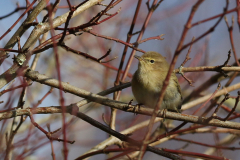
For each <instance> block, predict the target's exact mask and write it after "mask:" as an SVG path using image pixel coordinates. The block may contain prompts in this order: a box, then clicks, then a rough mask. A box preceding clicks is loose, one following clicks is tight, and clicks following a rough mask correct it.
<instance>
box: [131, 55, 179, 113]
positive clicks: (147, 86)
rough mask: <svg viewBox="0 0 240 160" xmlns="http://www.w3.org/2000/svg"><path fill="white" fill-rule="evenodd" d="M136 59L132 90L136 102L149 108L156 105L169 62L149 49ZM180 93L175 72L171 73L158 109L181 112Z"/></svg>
mask: <svg viewBox="0 0 240 160" xmlns="http://www.w3.org/2000/svg"><path fill="white" fill-rule="evenodd" d="M134 57H135V58H136V59H138V61H139V63H138V69H137V70H136V72H135V73H134V75H133V78H132V81H131V84H132V92H133V95H134V97H135V99H136V100H137V102H138V104H141V105H144V106H146V107H149V108H155V106H156V105H157V102H158V99H159V96H160V92H161V90H162V87H163V82H164V80H165V78H166V76H167V73H168V70H169V63H168V62H167V61H166V59H165V57H163V56H162V55H161V54H160V53H158V52H154V51H149V52H145V53H144V54H143V55H142V56H141V57H140V56H136V55H135V56H134ZM181 105H182V93H181V88H180V85H179V83H178V79H177V76H176V75H175V73H172V74H171V77H170V80H169V85H168V86H167V89H166V91H165V94H164V97H163V101H162V103H161V106H160V110H163V109H167V110H168V111H172V112H177V113H181Z"/></svg>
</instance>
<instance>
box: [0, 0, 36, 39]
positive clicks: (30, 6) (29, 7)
mask: <svg viewBox="0 0 240 160" xmlns="http://www.w3.org/2000/svg"><path fill="white" fill-rule="evenodd" d="M36 2H37V0H34V1H33V2H32V3H31V4H30V5H29V6H28V8H27V9H26V11H25V12H23V14H22V15H21V16H20V17H19V18H18V20H17V21H16V22H15V23H14V24H13V25H12V26H11V27H10V28H9V29H8V30H7V31H6V32H5V33H4V34H3V35H2V36H1V37H0V40H2V38H3V37H5V36H6V35H7V34H8V33H9V32H11V30H12V29H13V27H15V25H16V24H17V23H18V22H19V21H20V20H21V19H22V18H23V16H24V15H25V14H26V13H27V12H28V11H29V10H30V9H31V8H32V6H33V5H34V4H35V3H36Z"/></svg>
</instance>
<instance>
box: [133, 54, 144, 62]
mask: <svg viewBox="0 0 240 160" xmlns="http://www.w3.org/2000/svg"><path fill="white" fill-rule="evenodd" d="M134 57H135V58H137V59H138V60H139V61H142V60H143V59H142V57H140V56H137V55H135V56H134Z"/></svg>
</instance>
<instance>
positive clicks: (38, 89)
mask: <svg viewBox="0 0 240 160" xmlns="http://www.w3.org/2000/svg"><path fill="white" fill-rule="evenodd" d="M29 2H30V3H31V2H32V1H29ZM54 2H55V1H53V0H50V3H54ZM70 2H71V4H72V5H78V4H80V3H81V2H82V1H79V0H78V1H77V0H72V1H70ZM146 2H147V0H144V1H142V5H141V7H140V12H139V15H138V17H137V20H136V23H135V28H134V31H133V32H134V33H135V32H137V31H140V30H141V28H142V25H143V23H144V21H145V19H146V16H147V14H148V9H147V5H146ZM149 2H150V4H152V1H151V0H150V1H149ZM196 2H197V0H181V1H179V0H165V1H163V2H162V3H161V4H160V5H159V7H158V8H157V9H156V10H155V11H154V13H153V15H152V17H151V18H150V21H149V23H148V26H147V28H146V30H145V32H144V35H143V38H142V39H145V38H149V37H153V36H157V35H161V34H165V35H164V36H163V38H164V40H149V41H146V42H144V43H141V44H140V45H139V46H138V48H140V49H142V50H144V51H157V52H159V53H161V54H162V55H163V56H165V57H166V59H167V61H168V62H169V63H170V62H171V60H172V58H173V55H174V52H175V50H176V48H177V45H178V43H179V40H180V37H181V34H182V31H183V29H184V25H185V24H186V22H187V19H188V17H189V14H190V12H191V9H192V7H193V5H194V4H195V3H196ZM102 3H103V4H109V3H110V0H105V1H103V2H102ZM137 3H138V1H137V0H131V1H126V0H125V1H124V0H123V1H121V2H120V3H119V4H117V5H116V6H115V7H114V8H112V9H111V10H110V11H108V13H111V14H113V13H115V12H117V11H118V10H119V9H120V8H121V10H120V12H119V13H118V14H117V15H116V16H114V17H112V18H111V19H109V20H107V21H105V22H103V23H101V24H99V25H96V26H93V27H92V28H93V29H92V31H94V32H97V33H99V34H101V35H105V36H108V37H113V38H117V39H120V40H122V41H126V39H127V34H128V31H129V29H130V26H131V23H132V18H133V16H134V13H135V9H136V6H137ZM236 3H237V0H229V7H228V10H231V9H234V8H236V7H237V5H236ZM0 6H1V7H0V8H1V10H0V17H3V16H5V15H7V14H9V13H11V12H12V11H14V10H15V9H16V8H18V6H19V7H26V1H25V0H9V1H0ZM34 6H35V5H34ZM225 6H226V1H225V0H206V1H204V2H203V3H202V4H201V5H200V6H199V8H198V10H197V12H196V13H195V15H194V17H193V20H192V24H194V23H196V22H199V21H201V20H205V19H208V18H210V17H213V16H216V15H218V14H222V13H223V9H224V7H225ZM104 8H105V7H104V6H94V7H91V8H89V9H87V10H86V11H84V12H83V13H82V14H79V15H78V16H76V17H74V18H72V19H71V20H70V24H69V27H76V26H79V25H81V24H83V23H87V22H88V21H89V20H90V19H91V18H92V17H94V16H95V15H96V14H97V13H98V12H100V11H101V10H103V9H104ZM24 11H25V9H22V10H19V11H17V12H15V13H14V14H12V15H11V16H8V17H6V18H1V19H0V28H1V29H0V35H3V34H4V33H5V32H6V31H7V30H8V28H10V27H11V26H12V25H13V23H15V21H16V20H17V19H18V18H19V16H20V15H21V14H22V13H23V12H24ZM68 11H69V8H68V5H67V2H66V1H61V2H60V4H59V9H58V10H57V12H56V15H55V17H57V16H61V15H62V14H64V13H66V12H68ZM46 13H47V11H46V10H43V11H42V12H41V13H40V14H39V16H38V17H37V19H38V21H39V22H41V21H42V19H43V17H44V16H45V15H46ZM26 16H27V14H26V15H25V16H24V17H23V18H22V19H21V20H20V22H19V23H17V25H16V26H15V27H14V28H13V29H12V31H11V32H10V33H9V34H7V35H6V36H5V37H4V38H3V39H2V40H1V41H0V46H1V47H0V48H4V46H5V44H6V43H7V41H8V40H9V39H10V38H11V36H12V35H13V34H14V32H15V31H16V30H17V29H18V27H19V26H20V25H21V23H22V22H23V21H24V20H25V18H26ZM226 17H227V19H228V23H229V25H230V26H231V25H232V17H233V18H234V20H235V23H234V24H233V38H234V39H233V40H234V44H235V49H236V53H237V56H238V57H239V56H240V54H239V50H240V48H239V47H240V45H239V42H240V36H239V29H240V28H239V24H238V22H237V18H238V16H237V12H236V11H234V12H231V13H228V14H226ZM105 18H106V16H105ZM102 19H104V18H102ZM218 19H219V17H218V18H215V19H212V20H210V21H207V22H204V23H201V24H197V25H195V26H193V27H192V28H191V29H190V30H189V32H188V33H187V37H186V39H185V41H184V44H187V43H189V42H191V39H192V38H193V36H194V37H199V36H200V35H202V34H203V33H205V32H206V31H208V30H209V29H210V28H211V27H212V26H213V25H214V24H215V23H216V22H217V21H218ZM60 27H64V24H63V25H61V26H60ZM33 28H34V27H30V28H29V29H28V30H27V31H26V32H25V33H24V35H23V36H22V37H21V39H20V43H21V46H23V45H24V43H25V42H26V40H27V38H28V37H29V35H30V34H31V31H32V30H33ZM61 32H62V31H58V30H55V34H59V33H61ZM50 37H51V36H50V34H49V35H48V38H50ZM137 37H138V35H134V36H133V37H132V39H131V43H134V42H136V39H137ZM48 38H47V39H48ZM65 40H66V41H65V44H66V45H67V46H69V47H71V48H73V49H75V50H78V51H81V52H84V53H88V54H89V55H91V56H93V57H96V58H100V57H101V56H103V55H105V54H106V52H107V51H108V50H109V49H111V50H112V51H111V53H110V55H109V56H107V57H106V58H105V59H104V60H105V61H107V60H110V59H112V58H114V57H117V58H116V59H114V60H112V61H110V62H108V64H110V65H111V66H114V67H115V68H118V67H119V64H120V60H121V57H122V54H123V49H124V47H125V46H124V45H123V44H121V43H117V42H115V41H112V40H107V39H104V38H100V37H96V36H93V35H91V34H89V33H86V32H84V33H83V34H82V35H81V36H74V35H71V36H68V38H65ZM38 45H39V43H38V42H37V43H36V44H35V47H37V46H38ZM188 48H189V47H188ZM188 48H186V49H185V50H183V51H182V52H181V54H180V56H179V58H178V60H177V63H176V65H175V68H178V67H180V65H181V63H182V62H183V61H184V59H185V56H186V54H187V51H188ZM13 49H16V50H17V45H15V47H14V48H13ZM230 49H232V47H231V42H230V38H229V31H228V27H227V25H226V22H225V21H224V19H222V20H221V22H220V23H219V25H217V27H216V28H215V29H214V31H213V32H211V33H209V34H208V35H206V36H205V37H203V38H202V39H201V40H199V41H198V42H196V43H194V44H193V46H192V51H191V53H190V55H189V57H190V58H191V60H190V61H188V62H187V63H186V64H185V66H184V67H197V66H217V65H222V64H223V63H224V62H225V61H226V60H227V56H228V51H229V50H230ZM131 52H132V49H131V48H129V49H128V52H127V55H126V60H125V63H124V66H123V69H125V67H126V62H127V60H128V58H129V56H130V53H131ZM58 54H59V58H60V61H59V62H60V71H61V78H62V81H63V82H68V83H69V84H71V85H74V86H76V87H78V88H81V89H84V90H87V91H90V92H93V93H97V92H100V91H103V90H105V89H107V88H111V87H113V86H114V82H115V80H116V75H117V71H116V70H113V69H111V68H108V67H105V66H103V65H102V64H100V63H96V62H94V61H92V60H89V59H86V58H85V57H83V56H80V55H76V54H73V53H71V52H68V51H66V50H64V49H62V48H61V47H58ZM136 54H137V55H142V53H141V52H136ZM9 55H10V57H9V58H7V59H6V60H5V61H4V63H3V64H2V65H1V67H0V71H1V74H2V73H4V72H5V71H6V70H7V69H8V68H9V67H11V65H12V64H13V60H12V58H13V56H14V55H17V54H16V53H13V52H11V53H10V54H9ZM33 58H34V56H32V57H31V60H30V64H31V62H32V60H33ZM234 62H235V59H234V56H233V54H232V57H231V59H230V61H229V63H228V64H230V65H232V64H233V63H234ZM136 69H137V60H136V59H134V60H133V63H132V65H131V66H130V71H129V73H130V75H129V76H128V77H127V78H126V79H125V80H124V82H129V81H131V74H133V73H134V72H135V70H136ZM35 70H36V71H39V72H40V73H41V74H45V75H47V76H48V77H51V78H56V79H57V70H56V61H55V57H54V52H53V49H48V50H46V51H44V52H42V53H40V58H39V61H38V63H37V66H36V69H35ZM216 74H219V73H217V72H189V73H185V76H186V77H188V78H189V79H191V80H193V81H194V83H193V87H192V86H190V85H189V84H188V82H187V81H186V80H185V79H184V78H183V77H181V76H180V75H178V78H179V83H180V86H181V88H182V92H183V98H186V97H188V98H189V95H190V98H189V99H188V100H186V102H189V101H191V100H192V99H191V94H193V93H194V95H196V93H195V92H193V91H194V90H195V89H196V88H198V87H199V86H201V85H202V84H203V83H204V82H205V81H207V80H208V79H209V78H211V77H212V76H214V75H216ZM21 79H22V77H19V78H16V79H15V81H14V82H13V83H11V86H10V88H11V87H14V86H18V85H20V84H21V83H22V80H21ZM228 79H229V78H225V79H222V80H221V84H222V86H224V85H225V83H226V82H227V81H228ZM239 81H240V80H239V77H236V78H235V79H234V81H233V82H232V84H236V83H238V82H239ZM217 84H218V82H215V83H213V85H210V86H206V88H204V89H203V91H202V92H201V93H197V94H198V95H196V96H195V97H194V96H193V95H192V96H193V98H194V99H196V98H197V97H199V96H203V95H207V94H209V93H213V92H214V90H215V89H216V88H217ZM50 88H51V87H49V86H46V85H42V84H39V83H37V82H33V84H32V85H31V86H29V87H28V90H27V92H26V97H25V104H24V107H33V106H34V105H36V104H37V103H38V101H39V100H40V99H41V98H42V97H43V96H44V95H45V94H46V93H47V92H48V91H49V90H50ZM3 89H4V88H3ZM1 91H2V90H1ZM21 91H22V89H15V90H13V91H11V92H7V93H5V94H3V95H2V96H1V97H0V101H4V103H1V104H0V110H4V109H7V108H13V107H16V106H17V103H18V99H19V95H20V93H21ZM230 94H231V95H232V96H237V91H233V92H230ZM63 96H64V100H65V105H69V104H73V103H76V102H78V101H80V100H82V98H81V97H78V96H75V95H71V94H69V93H64V92H63ZM107 97H109V98H113V94H110V95H108V96H107ZM131 99H134V97H133V94H132V92H131V88H130V87H129V88H126V89H124V90H122V93H121V96H120V101H123V102H127V103H128V102H129V101H130V100H131ZM234 103H235V100H233V99H230V100H228V101H226V103H225V105H227V106H228V107H230V108H231V107H233V106H234ZM133 104H136V101H134V102H133ZM59 105H60V96H59V90H58V89H53V92H52V93H51V94H50V95H48V96H47V97H46V99H44V101H43V102H42V103H41V104H40V105H39V106H38V107H50V106H59ZM197 107H199V106H196V107H194V108H191V109H189V110H186V111H184V112H183V113H184V114H191V113H193V112H194V111H195V110H196V109H197ZM82 111H83V112H84V113H86V114H87V115H89V116H90V117H92V118H94V119H95V120H97V121H99V122H101V123H104V121H103V119H102V115H103V114H104V117H105V119H106V121H109V119H110V107H108V106H102V105H100V104H96V103H90V104H88V105H85V106H83V107H82ZM202 112H203V111H202ZM202 112H201V113H202ZM201 113H199V114H198V115H200V114H201ZM211 113H212V112H211ZM221 115H226V113H225V112H224V111H222V110H220V112H219V116H221ZM34 118H35V121H36V122H37V123H38V124H39V125H40V126H41V127H43V128H44V129H46V130H47V124H50V127H51V131H53V130H56V129H58V128H61V126H62V115H61V114H49V115H34ZM147 119H149V116H144V115H134V114H132V113H126V112H123V111H118V112H117V118H116V130H117V131H122V130H124V129H127V128H129V127H131V126H133V125H135V124H138V123H140V122H142V121H144V120H147ZM234 121H236V122H239V119H235V120H234ZM66 122H67V139H68V140H70V141H73V140H74V141H75V143H74V144H67V147H68V149H69V155H68V158H69V159H74V158H77V157H78V156H80V155H82V154H84V153H85V152H86V151H88V150H89V149H91V148H92V147H94V146H95V145H97V144H99V143H100V142H102V141H104V140H105V139H107V138H108V137H109V135H108V134H107V133H104V132H103V131H101V130H100V129H98V128H95V127H93V126H91V125H90V124H88V123H86V122H84V121H82V120H80V119H78V118H75V117H73V116H71V115H66ZM180 123H181V122H179V121H173V122H171V124H172V125H173V126H177V125H178V124H180ZM190 125H191V124H188V125H186V126H185V127H189V126H190ZM11 126H12V119H4V120H2V121H0V128H1V129H0V134H1V138H0V142H1V144H0V155H1V154H2V155H4V150H5V147H6V143H5V142H4V141H5V138H4V137H5V135H6V133H8V132H9V129H10V128H11ZM145 132H146V128H144V129H141V130H137V131H135V132H134V133H133V134H132V135H131V137H132V138H134V139H136V140H141V139H142V138H143V137H144V135H145ZM53 136H55V137H58V136H59V137H60V138H62V132H57V133H56V134H54V135H53ZM229 136H232V135H231V134H228V133H203V134H199V133H196V134H184V135H182V136H181V138H185V139H189V140H195V141H199V142H202V143H208V144H212V145H214V144H215V145H216V144H218V142H220V141H222V140H224V139H226V138H229ZM230 138H231V137H230ZM234 138H235V139H234V140H232V141H230V140H229V141H228V142H229V143H227V145H230V146H235V147H239V144H238V140H237V139H238V137H237V136H235V137H234ZM53 146H54V150H55V154H56V155H55V156H56V159H63V153H62V151H63V145H62V142H57V141H53ZM157 147H160V148H168V149H175V150H178V149H183V150H186V151H189V152H199V153H206V154H207V152H211V151H210V150H212V148H208V147H205V146H201V145H195V144H191V143H187V142H181V141H176V140H169V141H167V142H165V143H162V144H160V145H158V146H157ZM212 152H213V155H217V156H220V157H222V156H223V157H227V158H229V159H233V160H234V159H238V158H237V157H239V156H240V153H239V152H238V151H236V150H235V151H234V150H222V149H218V150H213V151H212ZM97 158H98V159H107V158H108V156H107V155H104V154H102V155H96V156H93V157H92V158H90V159H97ZM148 158H151V159H159V155H155V154H153V153H150V152H147V154H146V155H145V156H144V159H148ZM161 158H163V157H161ZM184 158H186V159H193V158H189V157H184ZM12 159H39V160H40V159H52V157H51V145H50V142H49V139H48V138H47V137H46V136H45V134H43V133H42V132H41V131H39V130H38V129H37V128H35V127H34V126H33V125H32V124H31V122H30V120H29V118H27V119H26V121H25V122H24V123H23V125H22V126H21V128H20V129H19V131H18V133H17V135H16V136H15V138H14V140H13V151H12ZM165 159H166V158H165Z"/></svg>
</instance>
